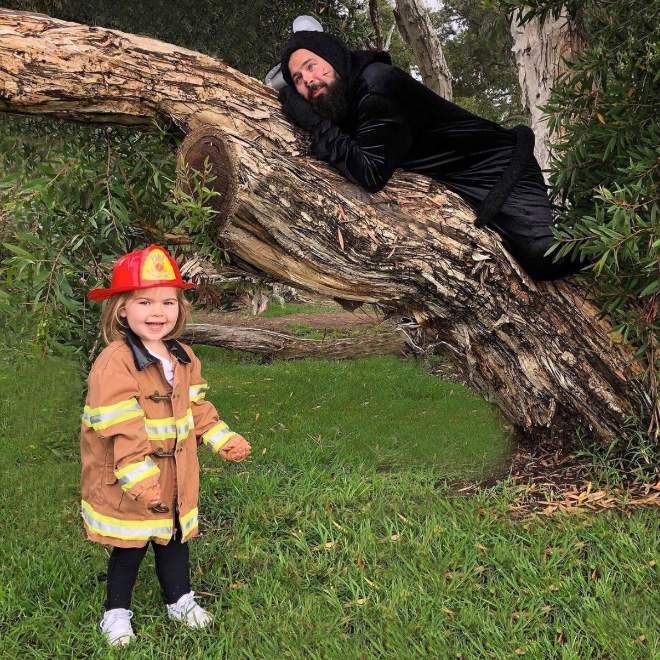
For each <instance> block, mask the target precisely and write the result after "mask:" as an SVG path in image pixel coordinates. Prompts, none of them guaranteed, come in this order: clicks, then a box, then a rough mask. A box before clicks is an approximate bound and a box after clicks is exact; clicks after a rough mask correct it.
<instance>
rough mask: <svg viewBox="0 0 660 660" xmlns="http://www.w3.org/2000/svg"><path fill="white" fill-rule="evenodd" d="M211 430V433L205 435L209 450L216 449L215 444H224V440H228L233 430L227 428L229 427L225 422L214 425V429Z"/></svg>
mask: <svg viewBox="0 0 660 660" xmlns="http://www.w3.org/2000/svg"><path fill="white" fill-rule="evenodd" d="M211 430H212V431H213V433H212V434H211V435H207V436H206V438H205V441H206V446H207V447H208V448H209V449H210V450H211V451H216V445H217V444H220V446H222V445H224V444H225V442H226V441H227V440H229V436H230V435H233V432H232V431H230V430H229V427H228V426H227V425H226V424H223V425H222V426H220V427H216V430H213V429H211ZM223 440H224V441H223ZM218 449H219V447H218Z"/></svg>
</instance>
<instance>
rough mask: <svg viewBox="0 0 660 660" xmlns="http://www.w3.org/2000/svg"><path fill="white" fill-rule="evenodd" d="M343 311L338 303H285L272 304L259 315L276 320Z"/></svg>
mask: <svg viewBox="0 0 660 660" xmlns="http://www.w3.org/2000/svg"><path fill="white" fill-rule="evenodd" d="M341 311H342V309H341V307H339V305H337V303H333V302H327V303H317V304H311V303H309V304H308V303H291V302H286V301H284V304H280V303H278V302H270V303H269V304H268V307H266V309H265V310H264V311H263V312H261V314H259V316H263V317H265V318H269V319H274V318H278V317H280V316H289V314H323V313H330V312H335V313H338V312H341Z"/></svg>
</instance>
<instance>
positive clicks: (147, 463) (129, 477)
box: [115, 458, 158, 486]
mask: <svg viewBox="0 0 660 660" xmlns="http://www.w3.org/2000/svg"><path fill="white" fill-rule="evenodd" d="M153 468H156V469H158V468H157V466H156V464H155V463H154V462H153V461H152V460H151V459H150V458H146V459H145V460H144V461H142V463H139V464H138V465H137V466H136V467H134V468H133V469H132V470H130V471H129V472H127V473H126V474H125V475H124V476H122V477H117V480H118V481H119V483H120V484H121V485H122V486H125V485H126V484H129V483H131V482H132V481H139V479H138V477H139V476H140V475H141V474H142V473H143V472H146V471H147V470H151V469H153ZM118 472H119V470H117V471H116V472H115V476H116V475H117V473H118Z"/></svg>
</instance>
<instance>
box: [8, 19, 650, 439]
mask: <svg viewBox="0 0 660 660" xmlns="http://www.w3.org/2000/svg"><path fill="white" fill-rule="evenodd" d="M0 110H3V111H5V112H19V113H25V114H41V115H48V116H54V117H64V118H68V119H74V120H77V121H95V122H99V121H103V122H113V123H117V124H124V125H129V126H138V125H145V124H149V123H150V122H151V121H152V120H153V119H154V118H155V117H160V118H166V119H169V120H171V121H172V122H174V123H175V124H176V125H177V126H179V127H180V128H181V129H182V130H183V131H185V132H190V131H191V130H193V129H195V128H196V127H200V126H202V125H210V129H212V131H213V132H214V134H217V132H218V130H219V131H221V133H222V136H223V137H222V138H221V139H224V140H225V141H226V143H227V145H226V146H227V153H232V154H234V155H235V159H236V163H237V171H236V173H235V190H234V194H235V198H234V200H233V204H232V206H233V208H234V209H235V211H234V213H233V216H232V217H231V218H228V223H227V224H226V225H225V226H224V227H222V228H219V232H218V241H219V243H221V244H222V245H223V246H224V247H225V248H226V249H227V250H228V251H229V252H230V253H231V254H232V255H233V259H234V260H235V261H236V262H237V263H240V264H242V265H244V266H245V267H246V268H250V269H252V271H260V272H261V273H264V274H266V275H267V276H269V277H270V278H272V279H274V280H279V281H282V282H286V283H289V284H291V285H294V286H296V287H298V288H304V289H308V290H310V291H314V292H317V293H321V294H324V295H327V296H331V297H335V298H340V299H345V300H349V301H358V302H369V303H376V304H378V305H380V306H381V307H382V308H383V309H385V310H387V311H388V312H389V313H390V314H392V315H394V316H398V317H401V318H404V319H407V320H408V321H407V324H406V325H407V332H408V335H409V337H410V341H411V343H412V344H413V345H414V346H415V347H416V348H417V349H418V350H420V351H434V352H437V353H443V354H446V355H448V356H449V357H450V358H452V360H453V361H454V363H455V364H456V366H457V368H458V369H459V371H460V372H461V374H462V377H463V378H464V379H465V380H466V381H467V382H468V383H470V384H472V385H473V386H474V387H475V388H476V389H477V390H478V391H479V392H480V393H481V394H482V395H483V396H484V397H485V398H486V399H487V400H488V401H491V402H492V403H494V404H495V405H497V406H498V407H499V408H500V409H501V410H502V411H503V413H504V415H505V416H506V417H507V418H508V419H509V420H510V421H511V422H512V423H513V424H514V425H515V426H516V427H518V428H519V429H521V430H522V431H523V432H525V433H527V434H529V435H531V436H535V437H539V436H542V435H545V436H553V437H556V438H560V439H566V438H567V437H569V436H570V434H571V433H572V431H573V430H574V429H575V428H576V426H581V427H582V428H584V429H585V430H586V431H588V432H590V433H592V434H593V435H594V436H596V437H601V438H609V437H611V436H613V435H615V434H616V433H617V432H618V431H619V429H620V427H621V424H622V423H623V421H624V419H625V418H626V417H627V415H628V414H629V413H630V412H638V411H639V409H640V407H641V406H642V404H643V403H644V402H645V400H646V399H645V394H644V387H643V385H642V382H641V379H642V372H641V368H640V366H639V365H638V364H635V363H633V362H632V354H631V352H630V351H629V350H628V349H626V348H625V347H622V346H621V345H619V344H613V343H612V342H611V341H610V340H609V336H608V330H609V327H608V324H607V322H606V321H604V320H598V319H597V313H598V310H597V308H596V306H595V305H594V304H593V303H592V301H591V299H590V297H589V295H588V292H586V291H585V290H584V284H583V283H582V282H581V281H580V279H578V278H571V279H569V280H566V281H563V282H560V283H554V284H553V283H534V282H533V281H531V280H530V279H529V278H528V277H527V276H526V275H525V274H524V273H522V272H521V271H520V269H519V268H518V266H517V265H516V264H515V262H513V260H512V259H511V258H510V257H509V255H508V254H507V253H506V251H505V250H504V249H503V248H502V247H501V243H500V241H499V239H498V237H497V236H496V235H495V234H494V233H492V232H490V231H489V230H487V229H477V228H475V227H474V215H473V213H472V212H471V211H470V210H469V209H468V208H467V206H466V205H465V204H464V203H463V202H462V201H461V200H460V199H459V198H458V197H456V196H455V195H453V194H451V193H449V192H448V191H446V190H444V189H442V188H441V187H440V186H439V185H438V184H437V183H435V182H433V181H431V180H430V179H428V178H424V177H421V176H414V175H410V174H399V175H397V176H396V177H394V178H393V179H392V181H391V182H390V184H389V185H388V186H387V188H386V189H385V190H384V191H383V192H381V193H378V194H374V195H371V194H369V193H366V192H365V191H363V190H361V189H360V188H358V187H356V186H354V185H352V184H350V183H348V182H347V181H346V180H344V179H343V178H341V177H340V176H339V175H338V174H337V173H336V172H334V171H333V170H332V169H331V168H330V167H329V166H327V165H326V164H324V163H322V162H320V161H318V160H315V159H313V158H309V157H307V156H306V154H307V153H308V137H307V136H306V135H304V134H303V133H302V132H300V131H298V130H297V129H295V128H294V127H292V126H291V125H290V124H289V123H288V122H287V121H286V119H285V118H284V116H283V115H282V113H281V112H280V108H279V104H278V103H277V100H276V97H275V93H274V91H273V90H271V89H269V88H267V87H265V86H264V85H262V84H261V83H259V82H258V81H256V80H254V79H252V78H249V77H247V76H244V75H242V74H240V73H238V72H237V71H234V70H232V69H231V68H229V67H227V66H225V65H224V64H222V63H220V62H216V61H214V60H213V59H211V58H209V57H206V56H204V55H201V54H199V53H194V52H191V51H188V50H185V49H183V48H177V47H175V46H171V45H168V44H164V43H161V42H158V41H155V40H153V39H147V38H144V37H139V36H135V35H129V34H124V33H120V32H115V31H111V30H105V29H100V28H94V27H87V26H82V25H76V24H73V23H65V22H62V21H56V20H53V19H50V18H48V17H43V16H34V15H27V14H19V13H13V12H7V11H4V10H0ZM413 320H414V321H413Z"/></svg>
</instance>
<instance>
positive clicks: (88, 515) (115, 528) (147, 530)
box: [82, 503, 173, 539]
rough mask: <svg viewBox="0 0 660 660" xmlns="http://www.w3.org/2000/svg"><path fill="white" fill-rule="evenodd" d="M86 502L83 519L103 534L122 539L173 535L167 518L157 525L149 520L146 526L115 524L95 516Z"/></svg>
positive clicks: (83, 508)
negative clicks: (149, 523) (150, 523)
mask: <svg viewBox="0 0 660 660" xmlns="http://www.w3.org/2000/svg"><path fill="white" fill-rule="evenodd" d="M84 504H85V503H83V507H82V517H83V520H84V521H85V522H86V523H87V525H89V527H90V528H91V529H92V530H93V531H95V532H98V533H99V534H101V535H104V536H114V537H115V538H120V539H148V538H149V537H151V536H165V537H167V536H171V535H172V531H173V529H172V524H171V523H168V521H167V520H159V521H157V525H148V524H147V521H145V525H144V527H127V526H123V525H121V524H113V523H109V522H106V521H102V520H98V519H97V518H95V517H94V515H93V512H92V511H90V510H88V508H87V507H86V506H84ZM90 508H91V507H90ZM94 513H95V512H94ZM104 517H105V516H104ZM119 522H120V521H117V523H119ZM154 522H156V521H154Z"/></svg>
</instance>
